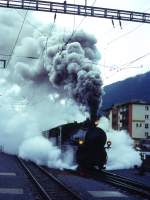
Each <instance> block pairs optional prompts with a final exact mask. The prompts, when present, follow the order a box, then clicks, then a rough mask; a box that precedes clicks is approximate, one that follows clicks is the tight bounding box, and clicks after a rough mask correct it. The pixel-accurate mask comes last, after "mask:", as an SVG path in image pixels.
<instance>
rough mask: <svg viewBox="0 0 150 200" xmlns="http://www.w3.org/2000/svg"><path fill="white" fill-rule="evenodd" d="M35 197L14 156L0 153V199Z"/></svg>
mask: <svg viewBox="0 0 150 200" xmlns="http://www.w3.org/2000/svg"><path fill="white" fill-rule="evenodd" d="M37 197H38V195H37V194H36V192H35V191H34V188H33V186H32V184H31V183H30V181H29V180H28V177H27V176H26V174H25V173H24V172H23V170H22V168H21V167H20V165H19V163H18V161H17V159H16V157H15V156H12V155H8V154H4V153H0V200H35V199H38V198H37Z"/></svg>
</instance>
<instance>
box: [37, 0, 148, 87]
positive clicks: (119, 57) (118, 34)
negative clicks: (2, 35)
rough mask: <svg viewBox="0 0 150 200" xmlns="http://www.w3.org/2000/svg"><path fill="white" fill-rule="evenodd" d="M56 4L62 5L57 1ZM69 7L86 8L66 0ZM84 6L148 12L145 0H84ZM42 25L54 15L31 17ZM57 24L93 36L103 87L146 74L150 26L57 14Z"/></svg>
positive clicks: (41, 14)
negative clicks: (99, 57)
mask: <svg viewBox="0 0 150 200" xmlns="http://www.w3.org/2000/svg"><path fill="white" fill-rule="evenodd" d="M57 2H63V1H62V0H57ZM67 2H68V3H76V4H85V1H84V0H82V1H81V0H70V1H69V0H68V1H67ZM87 5H94V6H98V7H106V8H114V9H124V10H131V11H138V12H144V11H145V12H150V2H149V1H148V0H132V1H130V0H126V1H125V0H122V1H120V0H101V1H98V0H97V1H95V0H87ZM34 14H35V15H36V17H38V18H39V19H40V20H42V22H43V23H50V22H52V21H53V18H54V13H46V14H45V13H40V14H39V13H34ZM56 24H57V25H58V26H61V27H63V28H64V29H67V28H70V29H72V30H78V29H83V30H85V31H87V32H90V33H92V34H94V35H95V37H96V38H97V47H98V49H99V51H100V53H101V60H100V62H99V66H100V69H101V75H102V78H103V82H104V85H107V84H110V83H112V82H116V81H118V80H123V79H125V78H127V77H130V76H134V75H136V74H141V73H145V72H147V71H149V67H150V65H149V62H150V54H148V53H149V52H150V48H149V43H150V40H149V34H150V24H144V23H135V22H127V21H122V22H121V24H122V28H121V27H120V25H119V22H118V21H117V20H116V21H114V24H115V28H114V27H113V25H112V21H111V20H109V19H100V18H90V17H82V16H71V15H62V14H57V16H56Z"/></svg>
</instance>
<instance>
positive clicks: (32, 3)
mask: <svg viewBox="0 0 150 200" xmlns="http://www.w3.org/2000/svg"><path fill="white" fill-rule="evenodd" d="M0 7H4V8H14V9H25V10H33V11H43V12H54V13H61V14H69V15H81V16H87V17H97V18H106V19H111V20H119V21H121V20H123V21H131V22H140V23H150V13H143V12H135V11H128V10H118V9H110V8H102V7H93V6H87V0H85V5H77V4H68V3H67V2H66V1H64V2H63V3H58V2H51V1H40V0H15V1H14V0H0Z"/></svg>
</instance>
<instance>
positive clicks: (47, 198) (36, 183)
mask: <svg viewBox="0 0 150 200" xmlns="http://www.w3.org/2000/svg"><path fill="white" fill-rule="evenodd" d="M17 160H18V161H19V162H20V164H21V166H22V167H23V168H24V170H25V172H26V173H27V175H28V176H29V177H30V178H31V180H32V181H33V183H34V184H35V185H36V187H37V189H38V190H39V193H40V194H41V196H42V197H43V199H44V200H52V199H51V198H50V197H49V195H48V193H47V192H46V191H45V189H44V188H43V187H42V186H41V184H40V183H39V182H38V181H37V180H36V178H35V177H34V176H33V174H32V172H31V171H30V170H29V169H28V167H27V166H26V165H25V164H24V162H23V161H22V160H21V159H19V158H17Z"/></svg>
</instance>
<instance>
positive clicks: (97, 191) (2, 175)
mask: <svg viewBox="0 0 150 200" xmlns="http://www.w3.org/2000/svg"><path fill="white" fill-rule="evenodd" d="M0 163H1V164H0V200H39V197H38V194H37V192H36V191H35V189H34V188H33V186H32V184H31V183H30V181H29V179H28V177H27V176H26V174H25V173H24V171H23V170H22V168H21V166H20V164H19V162H18V161H17V159H16V157H15V156H12V155H8V154H4V153H0ZM114 172H115V173H118V174H119V172H120V175H126V176H129V178H133V176H134V178H135V179H137V177H139V178H138V181H139V180H141V181H143V182H144V183H147V184H150V173H148V174H145V175H144V176H142V177H141V176H139V175H137V174H136V173H135V172H134V173H133V171H132V170H121V171H120V170H115V171H114ZM58 178H59V179H60V180H61V181H62V182H63V183H64V184H66V185H68V186H69V187H71V188H72V189H73V190H74V191H75V192H78V193H80V195H81V196H82V197H83V199H85V200H103V199H104V200H141V198H139V197H137V196H133V195H131V194H128V193H127V192H125V191H122V190H120V189H118V188H115V187H113V186H111V185H109V184H107V183H104V182H100V181H97V180H93V179H91V178H90V179H89V178H86V177H84V175H82V176H79V175H71V174H69V173H68V174H67V173H65V171H64V172H63V171H62V172H61V173H59V174H58ZM60 200H61V199H60Z"/></svg>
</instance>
